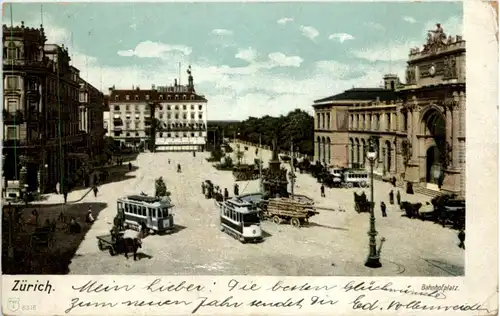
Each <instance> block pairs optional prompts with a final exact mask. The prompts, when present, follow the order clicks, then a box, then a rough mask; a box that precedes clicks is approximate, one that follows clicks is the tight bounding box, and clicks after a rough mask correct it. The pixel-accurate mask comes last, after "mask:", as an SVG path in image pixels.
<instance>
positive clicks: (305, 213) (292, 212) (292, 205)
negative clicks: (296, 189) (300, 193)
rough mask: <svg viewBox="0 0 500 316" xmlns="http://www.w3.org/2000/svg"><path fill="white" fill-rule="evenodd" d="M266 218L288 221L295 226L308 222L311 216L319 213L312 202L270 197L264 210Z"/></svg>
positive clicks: (274, 220)
mask: <svg viewBox="0 0 500 316" xmlns="http://www.w3.org/2000/svg"><path fill="white" fill-rule="evenodd" d="M263 214H264V218H267V219H272V221H273V222H274V223H275V224H281V222H282V221H288V222H290V224H292V226H294V227H300V226H301V225H304V224H307V223H308V222H309V218H310V217H312V216H314V215H316V214H319V212H318V211H316V210H315V208H314V206H313V205H311V204H310V203H304V202H303V201H299V200H294V199H291V198H273V199H269V200H268V201H267V203H266V205H265V207H264V210H263Z"/></svg>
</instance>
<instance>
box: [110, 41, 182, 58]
mask: <svg viewBox="0 0 500 316" xmlns="http://www.w3.org/2000/svg"><path fill="white" fill-rule="evenodd" d="M191 52H192V49H191V47H188V46H184V45H170V44H164V43H160V42H152V41H144V42H141V43H139V44H137V46H136V47H135V48H134V49H128V50H121V51H118V55H120V56H127V57H130V56H137V57H139V58H165V57H166V56H167V55H168V53H177V54H181V55H189V54H191Z"/></svg>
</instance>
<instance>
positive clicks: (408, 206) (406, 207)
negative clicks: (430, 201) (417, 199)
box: [400, 201, 428, 218]
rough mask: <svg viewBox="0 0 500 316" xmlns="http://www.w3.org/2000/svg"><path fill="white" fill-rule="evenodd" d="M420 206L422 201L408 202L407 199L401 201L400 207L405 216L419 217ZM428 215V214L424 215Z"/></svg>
mask: <svg viewBox="0 0 500 316" xmlns="http://www.w3.org/2000/svg"><path fill="white" fill-rule="evenodd" d="M421 207H422V203H410V202H407V201H403V202H401V205H400V208H401V210H402V211H404V212H405V213H406V217H408V218H420V212H419V211H420V208H421ZM425 216H428V215H425Z"/></svg>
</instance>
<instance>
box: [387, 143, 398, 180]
mask: <svg viewBox="0 0 500 316" xmlns="http://www.w3.org/2000/svg"><path fill="white" fill-rule="evenodd" d="M389 152H390V156H391V161H390V164H389V172H390V173H391V174H394V173H396V147H395V145H394V144H393V145H391V147H389Z"/></svg>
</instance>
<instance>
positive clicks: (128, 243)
mask: <svg viewBox="0 0 500 316" xmlns="http://www.w3.org/2000/svg"><path fill="white" fill-rule="evenodd" d="M97 246H98V247H99V250H101V251H104V250H106V249H107V250H108V251H109V254H110V255H111V256H115V255H117V254H119V253H123V254H125V257H126V258H127V259H128V253H129V252H131V253H133V254H134V260H135V259H136V253H137V249H138V248H141V242H140V240H139V239H137V238H132V237H126V236H125V234H124V233H123V232H119V233H118V234H117V235H116V236H114V237H113V235H111V234H109V235H103V236H97Z"/></svg>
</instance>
